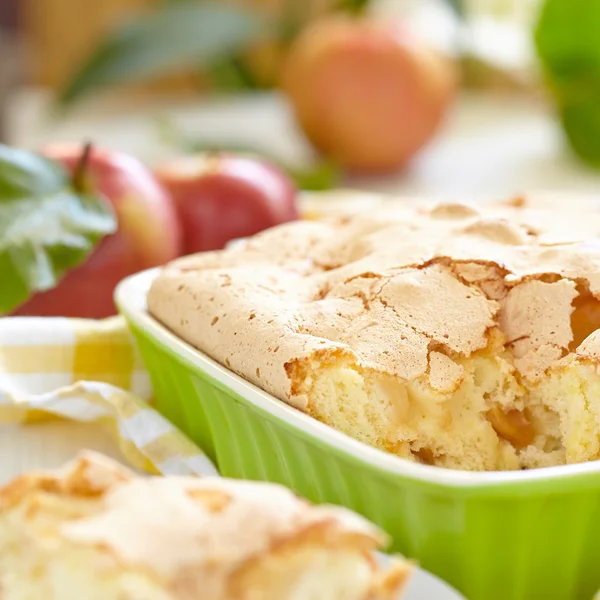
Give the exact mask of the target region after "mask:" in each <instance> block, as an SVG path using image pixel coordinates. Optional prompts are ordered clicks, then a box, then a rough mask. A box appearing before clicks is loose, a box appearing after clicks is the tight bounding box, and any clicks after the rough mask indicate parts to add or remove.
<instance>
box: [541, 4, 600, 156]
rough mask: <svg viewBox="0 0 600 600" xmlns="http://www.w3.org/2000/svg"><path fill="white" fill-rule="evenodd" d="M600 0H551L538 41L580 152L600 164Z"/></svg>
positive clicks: (572, 139) (553, 89) (569, 133)
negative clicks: (595, 0)
mask: <svg viewBox="0 0 600 600" xmlns="http://www.w3.org/2000/svg"><path fill="white" fill-rule="evenodd" d="M599 31H600V2H591V1H590V0H546V2H545V3H544V5H543V7H542V10H541V12H540V17H539V20H538V22H537V25H536V29H535V44H536V49H537V53H538V56H539V58H540V62H541V64H542V67H543V71H544V74H545V77H546V81H547V83H548V87H549V90H550V92H551V93H552V95H553V96H554V99H555V102H556V105H557V109H558V112H559V115H560V119H561V123H562V125H563V128H564V130H565V134H566V136H567V139H568V141H569V143H570V145H571V147H572V148H573V150H574V151H575V153H576V154H577V155H578V156H579V157H581V158H582V159H583V160H585V161H586V162H588V163H590V164H592V165H595V166H600V36H599V35H598V32H599Z"/></svg>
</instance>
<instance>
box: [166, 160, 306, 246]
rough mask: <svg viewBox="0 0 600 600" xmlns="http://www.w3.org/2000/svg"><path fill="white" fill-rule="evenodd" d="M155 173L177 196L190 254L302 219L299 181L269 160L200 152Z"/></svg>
mask: <svg viewBox="0 0 600 600" xmlns="http://www.w3.org/2000/svg"><path fill="white" fill-rule="evenodd" d="M155 173H156V175H157V177H158V179H159V180H160V181H161V182H162V184H163V186H165V188H166V189H167V190H168V191H169V192H170V193H171V196H172V197H173V199H174V200H175V204H176V206H177V210H178V212H179V220H180V222H181V225H182V228H183V237H184V251H185V253H186V254H192V253H194V252H202V251H205V250H217V249H219V248H223V246H225V244H226V243H227V242H229V241H230V240H232V239H235V238H240V237H246V236H249V235H253V234H255V233H258V232H259V231H262V230H263V229H267V228H268V227H272V226H274V225H278V224H280V223H284V222H286V221H291V220H294V219H297V218H298V208H297V206H296V188H295V186H294V184H293V183H292V181H291V180H290V178H289V177H288V176H287V175H286V174H285V173H284V172H283V171H281V170H280V169H279V168H278V167H276V166H275V165H272V164H270V163H269V162H267V161H264V160H260V159H257V158H253V157H250V156H241V155H229V154H216V153H215V154H198V155H192V156H184V157H180V158H175V159H173V160H171V161H169V162H167V163H164V164H162V165H159V166H158V168H157V169H156V170H155Z"/></svg>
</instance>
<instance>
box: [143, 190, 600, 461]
mask: <svg viewBox="0 0 600 600" xmlns="http://www.w3.org/2000/svg"><path fill="white" fill-rule="evenodd" d="M577 202H578V203H579V204H578V206H577V209H576V210H574V208H573V204H572V203H569V202H566V201H565V198H558V197H550V196H547V197H531V198H517V199H512V200H509V201H506V202H499V203H495V204H490V205H486V206H484V207H478V208H475V207H472V206H468V205H463V204H441V205H436V206H430V207H419V208H409V207H402V206H401V205H398V204H397V203H394V202H392V203H390V204H389V205H388V207H387V208H386V206H385V205H384V204H382V205H381V207H380V208H378V209H377V210H375V211H373V212H372V213H370V214H368V215H367V214H357V215H353V216H343V215H342V216H339V217H330V218H329V219H328V220H323V221H313V222H304V221H300V222H296V223H291V224H286V225H283V226H280V227H277V228H274V229H271V230H269V231H266V232H264V233H262V234H259V235H258V236H255V237H254V238H250V239H248V240H246V241H244V242H242V243H239V244H236V245H234V246H232V247H231V248H229V249H226V250H223V251H219V252H212V253H206V254H200V255H196V256H191V257H187V258H185V259H180V260H178V261H176V262H174V263H172V264H171V265H169V266H167V268H166V269H164V270H163V272H162V273H161V274H160V275H159V276H158V278H157V279H156V280H155V281H154V283H153V285H152V287H151V290H150V292H149V294H148V308H149V311H150V313H151V314H152V315H153V316H154V317H155V318H157V319H158V320H159V321H161V322H162V323H163V324H164V325H166V326H167V327H168V328H170V329H171V330H172V331H173V332H175V333H176V334H177V335H179V336H180V337H181V338H182V339H184V340H185V341H187V342H189V343H190V344H192V345H194V346H195V347H197V348H199V349H200V350H202V351H204V352H205V353H207V354H208V355H210V356H211V357H213V358H214V359H216V360H218V361H219V362H221V363H222V364H224V365H225V366H227V367H229V368H230V369H231V370H233V371H235V372H236V373H238V374H240V375H242V376H243V377H245V378H246V379H248V380H249V381H251V382H252V383H254V384H256V385H258V386H260V387H262V388H263V389H265V390H266V391H268V392H270V393H271V394H273V395H275V396H276V397H278V398H280V399H281V400H283V401H285V402H287V403H289V404H291V405H293V406H295V407H296V408H298V409H300V410H302V411H305V412H307V413H308V414H310V415H312V416H314V417H315V418H317V419H319V420H321V421H323V422H324V423H327V424H328V425H330V426H332V427H334V428H336V429H339V430H341V431H343V432H345V433H347V434H348V435H351V436H353V437H355V438H357V439H359V440H361V441H364V442H366V443H368V444H371V445H373V446H375V447H377V448H381V449H383V450H386V451H388V452H391V453H393V454H396V455H398V456H401V457H404V458H407V459H410V460H415V461H420V462H425V463H428V464H434V465H438V466H443V467H450V468H459V469H469V470H499V469H519V468H532V467H539V466H547V465H555V464H564V463H567V462H578V461H585V460H592V459H596V458H600V442H599V440H600V394H597V393H595V392H596V391H598V392H600V374H599V371H598V369H597V365H598V364H600V362H599V361H600V338H598V339H597V340H596V336H595V334H594V332H595V330H596V329H597V328H598V327H600V301H599V300H598V299H597V298H598V297H600V241H598V236H599V235H600V211H599V210H598V208H597V207H595V206H594V203H593V201H591V200H590V201H588V200H587V199H581V200H578V201H577Z"/></svg>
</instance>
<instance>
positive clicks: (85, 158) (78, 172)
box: [71, 142, 92, 193]
mask: <svg viewBox="0 0 600 600" xmlns="http://www.w3.org/2000/svg"><path fill="white" fill-rule="evenodd" d="M91 154H92V142H87V143H86V144H85V146H84V147H83V150H82V151H81V156H80V157H79V161H78V162H77V165H76V166H75V170H74V171H73V178H72V180H71V181H72V183H73V187H74V188H75V190H77V191H78V192H81V193H82V192H85V188H86V181H85V174H86V171H87V166H88V163H89V160H90V156H91Z"/></svg>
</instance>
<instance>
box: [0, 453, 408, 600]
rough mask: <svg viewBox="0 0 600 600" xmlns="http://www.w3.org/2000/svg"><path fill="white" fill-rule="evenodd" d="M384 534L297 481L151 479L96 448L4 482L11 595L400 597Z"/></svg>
mask: <svg viewBox="0 0 600 600" xmlns="http://www.w3.org/2000/svg"><path fill="white" fill-rule="evenodd" d="M383 541H385V540H384V537H383V535H382V534H381V532H380V531H379V530H378V529H376V528H375V527H374V526H372V525H371V524H370V523H368V522H367V521H365V520H364V519H362V518H361V517H359V516H357V515H355V514H354V513H352V512H350V511H347V510H345V509H342V508H337V507H335V508H334V507H326V506H319V507H315V506H311V505H309V504H308V503H307V502H304V501H303V500H300V499H299V498H297V497H296V496H294V495H293V494H292V493H291V492H290V491H288V490H287V489H285V488H283V487H281V486H277V485H272V484H262V483H250V482H241V481H232V480H226V479H218V478H207V479H196V478H191V477H169V478H158V477H152V478H141V477H137V476H134V475H133V474H131V473H130V472H129V471H127V470H125V469H123V468H122V467H121V466H120V465H117V464H115V463H114V462H112V461H109V460H108V459H106V458H104V457H102V456H100V455H96V454H93V453H84V454H82V455H81V456H79V457H78V458H77V459H76V460H75V461H73V462H72V463H70V464H68V465H66V466H65V468H64V469H62V470H61V471H59V472H52V473H32V474H28V475H25V476H23V477H20V478H17V479H16V480H14V481H13V482H12V483H10V484H8V486H6V487H5V488H4V489H0V590H1V592H2V593H1V594H0V595H1V596H2V599H3V600H34V599H35V600H38V599H40V598H45V599H47V600H64V599H65V598H85V599H86V600H180V599H181V600H184V599H185V600H286V599H289V600H292V599H298V598H302V600H325V599H327V600H330V599H340V600H377V599H379V600H386V599H387V600H392V599H394V600H396V599H397V598H398V594H399V592H400V591H401V589H402V588H403V587H404V584H405V581H406V579H407V578H408V576H409V574H410V565H408V564H407V563H405V562H403V561H400V560H396V561H394V564H393V565H392V567H391V568H390V569H389V570H388V571H386V572H382V571H380V570H379V568H378V566H377V564H376V562H375V558H374V555H373V551H374V550H375V549H376V548H377V547H379V546H380V544H381V543H382V542H383Z"/></svg>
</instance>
